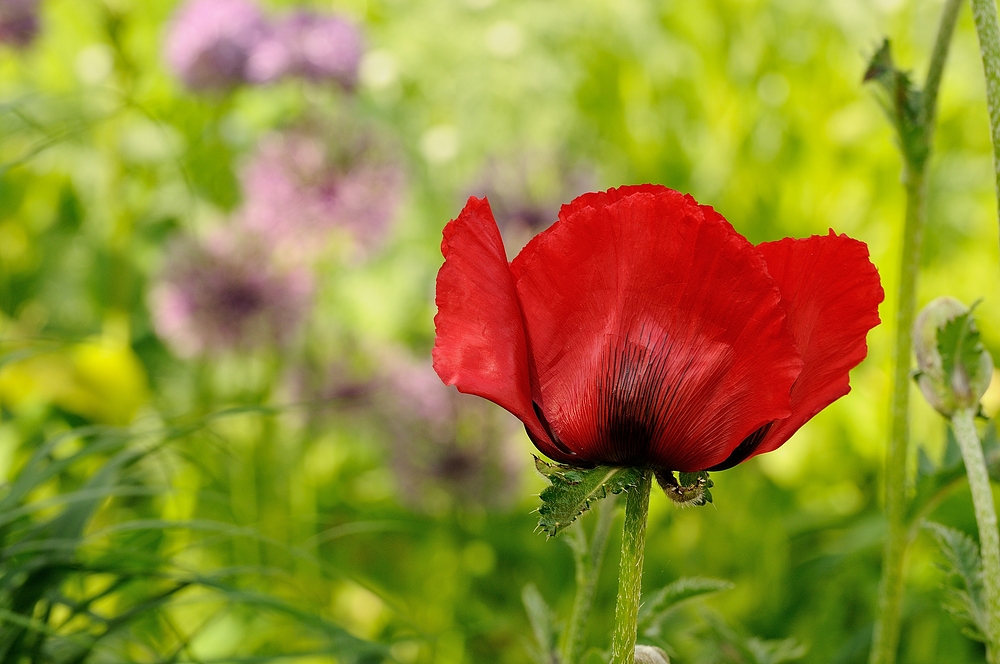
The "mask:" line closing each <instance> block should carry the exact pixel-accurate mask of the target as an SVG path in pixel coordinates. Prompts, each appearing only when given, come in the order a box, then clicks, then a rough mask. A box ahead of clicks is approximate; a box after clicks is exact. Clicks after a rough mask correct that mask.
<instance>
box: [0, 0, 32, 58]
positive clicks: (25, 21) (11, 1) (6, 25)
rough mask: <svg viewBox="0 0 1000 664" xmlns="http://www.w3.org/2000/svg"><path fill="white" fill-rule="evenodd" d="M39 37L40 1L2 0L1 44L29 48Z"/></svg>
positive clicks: (0, 7) (0, 9)
mask: <svg viewBox="0 0 1000 664" xmlns="http://www.w3.org/2000/svg"><path fill="white" fill-rule="evenodd" d="M37 35H38V0H0V44H11V45H12V46H15V47H17V48H24V47H26V46H28V45H29V44H30V43H31V42H32V41H33V40H34V39H35V37H36V36H37Z"/></svg>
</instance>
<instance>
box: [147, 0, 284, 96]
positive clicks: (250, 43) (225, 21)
mask: <svg viewBox="0 0 1000 664" xmlns="http://www.w3.org/2000/svg"><path fill="white" fill-rule="evenodd" d="M266 31H267V26H266V24H265V21H264V15H263V14H262V13H261V11H260V9H259V8H258V7H257V5H255V4H254V3H253V2H251V1H250V0H189V1H188V2H187V3H185V4H184V5H183V6H182V7H181V8H180V9H179V10H178V11H177V13H176V14H175V16H174V18H173V21H172V22H171V25H170V28H169V32H168V34H167V40H166V57H167V62H168V63H169V64H170V66H171V68H172V69H173V70H174V71H175V72H176V73H177V75H178V76H180V78H181V79H182V80H183V81H184V83H185V84H187V86H188V87H190V88H191V89H192V90H209V89H219V88H227V87H232V86H234V85H237V84H239V83H242V82H243V81H245V80H246V69H247V60H248V59H249V58H250V53H251V52H252V50H253V49H254V48H255V47H256V46H257V44H258V42H260V41H261V40H262V39H263V38H264V36H265V34H266Z"/></svg>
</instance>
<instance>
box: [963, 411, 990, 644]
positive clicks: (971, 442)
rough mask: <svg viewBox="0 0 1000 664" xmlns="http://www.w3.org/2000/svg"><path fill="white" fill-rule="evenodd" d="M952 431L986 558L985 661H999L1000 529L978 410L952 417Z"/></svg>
mask: <svg viewBox="0 0 1000 664" xmlns="http://www.w3.org/2000/svg"><path fill="white" fill-rule="evenodd" d="M951 426H952V430H953V431H954V432H955V438H956V439H957V440H958V446H959V448H960V449H961V450H962V458H963V459H964V460H965V472H966V473H967V474H968V476H969V488H970V489H971V490H972V505H973V507H974V508H975V512H976V524H977V525H978V526H979V548H980V551H981V552H982V557H983V591H984V594H985V599H986V620H987V625H986V628H987V632H988V633H987V634H986V641H987V643H986V660H987V661H988V662H989V664H1000V532H998V531H997V513H996V508H995V507H994V504H993V490H992V488H991V487H990V475H989V472H988V471H987V468H986V457H985V455H984V454H983V446H982V444H981V443H980V442H979V435H978V434H977V433H976V423H975V410H974V409H971V408H965V409H962V410H959V411H957V412H956V413H955V414H954V415H953V416H952V418H951Z"/></svg>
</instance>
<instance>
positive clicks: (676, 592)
mask: <svg viewBox="0 0 1000 664" xmlns="http://www.w3.org/2000/svg"><path fill="white" fill-rule="evenodd" d="M731 588H733V584H732V583H731V582H729V581H723V580H722V579H705V578H701V577H685V578H682V579H677V580H676V581H674V582H673V583H671V584H669V585H666V586H664V587H663V588H661V589H660V590H658V591H656V592H655V593H653V595H652V596H650V597H648V598H646V599H645V600H644V601H643V603H642V607H640V609H639V632H640V633H651V634H653V633H658V632H659V629H660V624H661V623H662V622H663V621H664V620H665V619H666V618H667V617H668V615H669V614H670V613H671V612H672V611H674V610H675V609H677V608H678V607H679V606H680V605H681V604H683V603H684V602H686V601H688V600H691V599H694V598H696V597H702V596H705V595H710V594H713V593H717V592H722V591H724V590H730V589H731Z"/></svg>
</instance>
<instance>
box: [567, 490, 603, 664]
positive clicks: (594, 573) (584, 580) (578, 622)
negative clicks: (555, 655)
mask: <svg viewBox="0 0 1000 664" xmlns="http://www.w3.org/2000/svg"><path fill="white" fill-rule="evenodd" d="M616 503H617V501H616V500H615V496H613V495H612V496H608V497H607V498H605V499H604V500H602V501H600V502H599V503H598V504H597V523H596V524H594V533H593V535H592V536H591V539H590V542H589V544H588V543H587V539H586V536H585V535H583V534H582V533H583V528H582V527H578V532H579V533H580V535H579V537H580V538H581V542H580V546H579V548H578V549H577V550H576V555H575V560H576V597H575V598H574V600H573V613H572V615H570V619H569V625H568V627H567V628H566V632H565V634H564V636H563V644H562V657H561V659H560V661H561V662H563V663H564V664H575V662H576V661H577V660H578V659H579V657H580V651H581V650H582V649H583V636H584V632H585V630H586V628H587V620H588V619H589V618H590V610H591V609H592V608H593V606H594V593H595V591H596V590H597V579H598V577H599V576H600V574H601V564H602V563H603V562H604V552H605V550H606V549H607V547H608V535H609V534H610V533H611V523H612V521H614V518H615V504H616Z"/></svg>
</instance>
